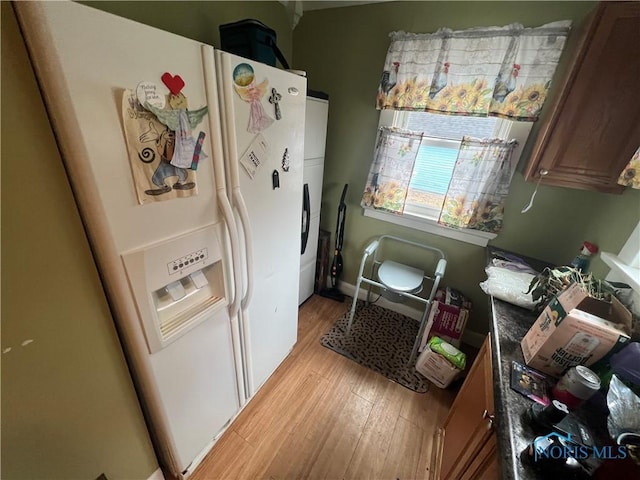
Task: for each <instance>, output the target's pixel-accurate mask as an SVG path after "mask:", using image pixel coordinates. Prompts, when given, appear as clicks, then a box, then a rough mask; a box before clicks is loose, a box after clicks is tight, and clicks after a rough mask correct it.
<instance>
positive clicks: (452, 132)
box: [407, 112, 498, 140]
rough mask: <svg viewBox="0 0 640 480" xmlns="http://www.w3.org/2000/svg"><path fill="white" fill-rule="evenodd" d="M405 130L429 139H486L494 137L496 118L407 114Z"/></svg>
mask: <svg viewBox="0 0 640 480" xmlns="http://www.w3.org/2000/svg"><path fill="white" fill-rule="evenodd" d="M407 117H408V121H407V128H408V129H409V130H413V131H417V132H424V134H425V135H428V136H430V137H439V138H452V139H454V140H462V136H463V135H467V136H470V137H477V138H487V137H492V136H493V135H494V133H493V132H494V131H495V128H496V123H497V122H498V118H497V117H459V116H452V115H439V114H437V113H429V112H409V113H408V115H407Z"/></svg>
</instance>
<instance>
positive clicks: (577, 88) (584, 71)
mask: <svg viewBox="0 0 640 480" xmlns="http://www.w3.org/2000/svg"><path fill="white" fill-rule="evenodd" d="M639 48H640V3H638V2H603V3H600V4H599V5H598V6H597V7H596V10H595V12H594V14H593V17H592V19H591V22H590V23H589V25H588V26H587V28H586V31H585V34H584V37H583V39H582V42H581V44H580V45H579V47H578V51H577V54H576V56H575V58H574V61H573V65H572V66H571V67H570V69H569V73H568V75H567V76H566V78H565V80H564V82H563V84H562V85H561V87H560V91H559V94H558V96H557V97H556V101H555V104H551V105H547V106H546V107H545V108H549V109H551V112H550V113H549V115H547V116H546V118H545V119H544V120H543V124H542V125H541V127H540V132H539V135H538V137H537V139H536V142H535V144H534V147H533V151H532V154H531V158H530V160H529V162H528V164H527V166H526V168H525V171H524V175H525V179H526V180H529V181H537V180H538V179H539V178H540V172H541V171H542V170H547V171H548V174H547V175H546V176H544V177H543V178H542V180H541V183H545V184H548V185H558V186H563V187H571V188H580V189H585V190H597V191H600V192H609V193H621V192H622V190H623V188H624V187H622V186H620V185H618V184H617V179H618V176H619V175H620V172H621V171H622V170H623V168H624V167H625V165H626V164H627V163H628V162H629V160H631V157H632V156H633V153H634V152H635V151H636V149H637V148H638V146H640V50H639Z"/></svg>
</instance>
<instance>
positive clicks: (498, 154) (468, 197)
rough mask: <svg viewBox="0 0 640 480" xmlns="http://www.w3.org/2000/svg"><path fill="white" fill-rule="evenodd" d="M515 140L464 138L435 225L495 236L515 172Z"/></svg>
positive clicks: (500, 226)
mask: <svg viewBox="0 0 640 480" xmlns="http://www.w3.org/2000/svg"><path fill="white" fill-rule="evenodd" d="M516 145H517V142H516V141H515V140H511V141H505V140H500V139H483V140H480V139H475V138H470V137H463V139H462V143H461V145H460V151H459V152H458V159H457V160H456V164H455V167H454V169H453V176H452V177H451V182H450V183H449V189H448V190H447V193H446V195H445V199H444V203H443V206H442V211H441V212H440V218H439V219H438V223H440V224H442V225H446V226H448V227H454V228H469V229H473V230H481V231H483V232H491V233H497V232H499V231H500V230H501V229H502V220H503V217H504V203H505V199H506V197H507V195H508V193H509V184H510V183H511V177H512V176H513V172H514V169H515V165H513V164H512V159H511V157H512V153H513V150H514V148H515V147H516Z"/></svg>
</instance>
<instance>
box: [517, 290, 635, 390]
mask: <svg viewBox="0 0 640 480" xmlns="http://www.w3.org/2000/svg"><path fill="white" fill-rule="evenodd" d="M630 333H631V313H630V312H629V311H628V310H627V309H626V308H625V307H624V305H622V304H621V303H620V302H619V301H618V300H617V299H616V298H612V300H611V303H608V302H604V301H601V300H596V299H595V298H592V297H590V296H589V295H588V294H587V293H586V292H585V291H584V290H583V289H582V288H581V287H580V285H578V284H576V283H574V284H573V285H570V286H569V287H568V288H567V289H566V290H564V291H563V292H562V293H560V295H558V296H556V297H555V298H554V299H553V300H551V302H549V304H548V305H547V306H546V308H545V309H544V311H543V312H542V314H541V315H540V316H539V317H538V319H537V320H536V322H535V323H534V324H533V326H532V327H531V328H530V329H529V331H528V332H527V334H526V335H525V336H524V338H523V339H522V341H521V342H520V345H521V346H522V353H523V354H524V360H525V362H526V364H527V365H529V366H530V367H533V368H535V369H536V370H540V371H542V372H544V373H548V374H550V375H554V376H556V377H559V376H560V375H562V374H563V372H565V371H566V370H567V369H568V368H570V367H572V366H574V365H586V366H589V365H592V364H593V363H595V362H597V361H598V360H600V359H601V358H602V357H604V356H605V355H606V354H607V353H609V351H610V350H611V349H613V348H614V347H616V346H618V345H620V344H624V343H627V342H628V341H629V339H630Z"/></svg>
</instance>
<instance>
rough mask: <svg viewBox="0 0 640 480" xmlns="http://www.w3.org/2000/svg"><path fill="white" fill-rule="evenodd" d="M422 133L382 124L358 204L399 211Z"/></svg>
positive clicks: (401, 210)
mask: <svg viewBox="0 0 640 480" xmlns="http://www.w3.org/2000/svg"><path fill="white" fill-rule="evenodd" d="M421 142H422V133H417V132H410V131H407V130H401V129H397V128H391V127H382V128H381V129H380V132H379V134H378V143H377V145H376V151H375V155H374V158H373V162H372V164H371V169H370V171H369V177H368V178H367V185H366V186H365V190H364V194H363V195H362V202H361V205H362V206H363V207H372V208H375V209H377V210H384V211H386V212H391V213H397V214H401V213H402V212H403V210H404V203H405V200H406V198H407V191H408V190H409V182H410V181H411V174H412V173H413V166H414V165H415V162H416V157H417V156H418V150H419V149H420V143H421Z"/></svg>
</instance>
